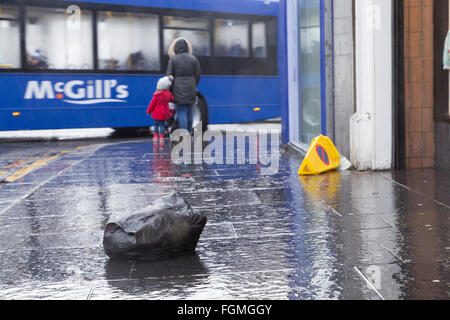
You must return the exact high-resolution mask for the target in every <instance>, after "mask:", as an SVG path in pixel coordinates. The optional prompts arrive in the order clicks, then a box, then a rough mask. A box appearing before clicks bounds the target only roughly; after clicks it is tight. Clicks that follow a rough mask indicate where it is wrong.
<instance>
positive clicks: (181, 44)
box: [168, 38, 192, 57]
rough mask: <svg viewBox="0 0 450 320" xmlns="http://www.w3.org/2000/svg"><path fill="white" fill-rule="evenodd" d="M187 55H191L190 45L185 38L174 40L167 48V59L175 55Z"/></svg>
mask: <svg viewBox="0 0 450 320" xmlns="http://www.w3.org/2000/svg"><path fill="white" fill-rule="evenodd" d="M180 53H189V54H192V45H191V43H190V42H189V40H187V39H185V38H178V39H175V40H174V41H173V42H172V43H171V45H170V46H169V50H168V54H169V57H173V56H174V55H176V54H180Z"/></svg>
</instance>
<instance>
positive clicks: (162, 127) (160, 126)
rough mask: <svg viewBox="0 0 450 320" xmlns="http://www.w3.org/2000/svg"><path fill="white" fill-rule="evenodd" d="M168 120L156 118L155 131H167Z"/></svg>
mask: <svg viewBox="0 0 450 320" xmlns="http://www.w3.org/2000/svg"><path fill="white" fill-rule="evenodd" d="M165 132H166V122H165V121H164V120H155V133H165Z"/></svg>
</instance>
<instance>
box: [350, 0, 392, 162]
mask: <svg viewBox="0 0 450 320" xmlns="http://www.w3.org/2000/svg"><path fill="white" fill-rule="evenodd" d="M392 1H394V0H358V1H355V20H356V27H355V29H356V43H355V46H356V103H357V104H356V105H357V111H356V113H355V114H354V115H353V116H352V117H351V118H350V160H351V162H352V163H353V165H354V166H355V167H356V168H357V169H358V170H389V169H391V167H392V116H393V112H392V84H393V82H392V75H393V70H392V68H393V65H392V60H393V57H392V53H393V51H392V37H393V30H392V18H393V17H392V12H393V11H392Z"/></svg>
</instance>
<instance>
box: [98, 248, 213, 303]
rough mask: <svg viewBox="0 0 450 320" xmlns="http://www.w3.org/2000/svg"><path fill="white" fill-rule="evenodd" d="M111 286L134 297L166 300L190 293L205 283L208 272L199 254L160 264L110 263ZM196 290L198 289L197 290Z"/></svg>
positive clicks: (108, 269) (108, 273)
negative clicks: (152, 296) (167, 296)
mask: <svg viewBox="0 0 450 320" xmlns="http://www.w3.org/2000/svg"><path fill="white" fill-rule="evenodd" d="M105 271H106V279H107V280H108V284H109V285H110V286H112V287H114V288H115V289H120V290H121V291H124V292H125V293H128V294H131V295H143V294H145V295H151V294H152V293H154V292H157V293H158V296H157V297H156V296H155V298H163V297H164V293H166V294H167V295H170V296H180V297H183V296H185V295H186V294H187V293H185V291H186V290H189V291H190V292H192V288H193V287H196V286H201V285H202V284H205V283H206V282H207V281H206V280H207V279H208V277H209V275H208V269H207V268H206V267H205V266H204V264H203V262H202V261H201V259H200V257H199V256H198V255H197V254H194V255H188V256H182V257H178V258H173V259H168V260H163V261H159V262H133V261H114V260H109V261H108V262H107V263H106V265H105ZM194 291H195V290H194Z"/></svg>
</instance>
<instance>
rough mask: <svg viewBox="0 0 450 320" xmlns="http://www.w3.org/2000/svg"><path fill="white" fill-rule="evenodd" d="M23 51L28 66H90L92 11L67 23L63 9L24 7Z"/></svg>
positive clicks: (31, 67)
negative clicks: (73, 21) (24, 31)
mask: <svg viewBox="0 0 450 320" xmlns="http://www.w3.org/2000/svg"><path fill="white" fill-rule="evenodd" d="M25 23H26V24H25V27H26V50H27V61H28V68H30V69H83V70H84V69H92V68H93V54H92V52H93V45H92V13H91V12H90V11H86V10H83V11H82V12H81V15H80V20H79V21H78V22H77V23H68V19H67V14H66V10H65V9H56V8H34V7H28V8H27V9H26V22H25Z"/></svg>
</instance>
